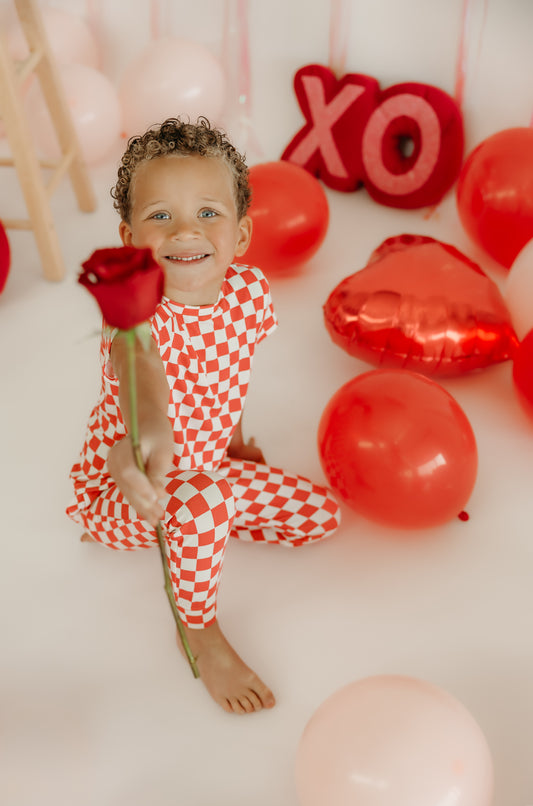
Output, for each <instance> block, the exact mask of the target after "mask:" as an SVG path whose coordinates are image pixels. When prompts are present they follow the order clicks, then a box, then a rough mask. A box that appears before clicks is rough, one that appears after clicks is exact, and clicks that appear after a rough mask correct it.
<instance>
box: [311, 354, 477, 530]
mask: <svg viewBox="0 0 533 806" xmlns="http://www.w3.org/2000/svg"><path fill="white" fill-rule="evenodd" d="M318 445H319V451H320V458H321V461H322V466H323V468H324V472H325V474H326V476H327V478H328V480H329V482H330V484H331V486H332V487H333V488H335V490H337V491H338V493H339V495H340V496H341V497H342V498H343V499H344V501H346V503H347V504H349V506H350V507H352V508H353V509H354V510H355V511H356V512H358V513H359V514H361V515H363V516H364V517H366V518H368V519H370V520H372V521H376V522H378V523H382V524H385V525H387V526H395V527H398V528H402V529H404V528H405V529H412V528H425V527H430V526H437V525H439V524H442V523H444V522H446V521H448V520H450V519H451V518H454V517H457V515H458V514H459V513H460V512H461V511H462V510H463V509H464V506H465V504H466V502H467V501H468V499H469V497H470V494H471V492H472V489H473V487H474V483H475V480H476V474H477V448H476V441H475V437H474V433H473V431H472V428H471V426H470V423H469V421H468V419H467V417H466V415H465V414H464V412H463V410H462V409H461V407H460V406H459V404H458V403H457V401H456V400H455V399H454V398H453V397H452V396H451V395H450V394H449V393H448V392H447V391H446V390H445V389H443V388H442V387H441V386H440V385H439V384H437V383H435V382H434V381H431V380H429V379H428V378H425V377H424V376H422V375H418V374H415V373H413V372H409V371H406V370H372V371H370V372H366V373H364V374H363V375H360V376H359V377H357V378H354V379H353V380H351V381H349V382H348V383H347V384H345V385H344V386H343V387H341V389H339V390H338V392H336V394H335V395H333V397H332V398H331V400H330V401H329V403H328V405H327V406H326V408H325V410H324V413H323V414H322V417H321V420H320V425H319V430H318Z"/></svg>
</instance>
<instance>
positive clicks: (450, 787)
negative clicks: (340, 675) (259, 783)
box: [296, 675, 493, 806]
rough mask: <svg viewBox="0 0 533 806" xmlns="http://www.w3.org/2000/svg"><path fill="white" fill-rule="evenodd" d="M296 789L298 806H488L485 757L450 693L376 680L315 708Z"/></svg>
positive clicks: (472, 724) (476, 731)
mask: <svg viewBox="0 0 533 806" xmlns="http://www.w3.org/2000/svg"><path fill="white" fill-rule="evenodd" d="M296 785H297V790H298V796H299V801H300V804H301V806H326V804H327V806H444V804H453V806H490V804H491V803H492V792H493V767H492V758H491V753H490V750H489V747H488V745H487V742H486V739H485V737H484V735H483V733H482V732H481V729H480V727H479V725H478V724H477V722H476V721H475V720H474V718H473V717H472V716H471V715H470V713H469V712H468V711H467V710H466V708H465V707H464V706H463V705H462V704H461V703H460V702H458V701H457V700H455V699H454V698H453V697H452V696H451V695H450V694H448V693H447V692H445V691H443V690H441V689H439V688H437V687H435V686H433V685H431V684H429V683H426V682H424V681H421V680H416V679H413V678H409V677H400V676H394V675H382V676H376V677H369V678H365V679H363V680H359V681H356V682H354V683H351V684H350V685H348V686H345V687H344V688H342V689H340V690H339V691H337V692H336V693H335V694H333V695H332V696H331V697H329V699H327V700H326V701H325V702H324V703H323V704H322V705H321V706H320V707H319V708H318V710H317V711H316V712H315V714H314V715H313V716H312V718H311V720H310V721H309V723H308V724H307V726H306V728H305V731H304V733H303V736H302V738H301V740H300V744H299V746H298V750H297V757H296Z"/></svg>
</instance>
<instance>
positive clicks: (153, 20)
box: [150, 0, 161, 40]
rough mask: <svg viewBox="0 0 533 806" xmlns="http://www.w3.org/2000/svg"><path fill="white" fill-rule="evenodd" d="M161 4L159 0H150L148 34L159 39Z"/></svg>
mask: <svg viewBox="0 0 533 806" xmlns="http://www.w3.org/2000/svg"><path fill="white" fill-rule="evenodd" d="M160 22H161V4H160V2H159V0H150V36H151V38H152V39H153V40H155V39H159V36H160V34H161V24H160Z"/></svg>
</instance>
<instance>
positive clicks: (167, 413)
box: [67, 119, 339, 714]
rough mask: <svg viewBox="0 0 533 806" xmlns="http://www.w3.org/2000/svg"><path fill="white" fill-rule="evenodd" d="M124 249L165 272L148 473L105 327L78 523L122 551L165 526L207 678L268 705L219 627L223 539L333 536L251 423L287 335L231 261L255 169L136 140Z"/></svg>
mask: <svg viewBox="0 0 533 806" xmlns="http://www.w3.org/2000/svg"><path fill="white" fill-rule="evenodd" d="M112 195H113V197H114V199H115V207H116V209H117V210H118V212H119V213H120V216H121V222H120V226H119V232H120V237H121V239H122V242H123V243H124V244H125V245H133V246H137V247H149V248H151V250H152V252H153V255H154V257H155V259H156V260H157V262H158V263H159V264H160V265H161V266H162V268H163V270H164V274H165V289H164V297H163V300H162V302H161V303H160V305H159V306H158V308H157V310H156V312H155V314H154V316H153V317H152V321H151V329H152V342H151V347H150V350H148V351H146V350H144V349H143V348H142V346H141V345H139V346H138V347H137V356H136V362H137V373H138V375H137V381H138V399H139V403H138V408H139V412H138V416H139V428H140V438H141V449H142V454H143V458H144V461H145V464H146V469H147V475H146V476H145V475H143V474H142V473H141V472H140V471H139V470H138V469H137V468H136V465H135V462H134V459H133V453H132V448H131V443H130V439H129V437H128V424H129V404H128V370H127V361H126V349H125V340H124V337H123V336H122V335H121V334H118V335H115V336H114V338H113V335H114V334H113V333H109V332H108V331H106V330H105V329H104V332H103V336H102V343H101V361H102V386H101V392H100V397H99V399H98V402H97V404H96V406H95V408H94V409H93V411H92V414H91V417H90V420H89V424H88V430H87V435H86V440H85V444H84V446H83V449H82V451H81V456H80V459H79V462H77V463H76V464H75V465H74V467H73V468H72V471H71V478H72V480H73V483H74V490H75V503H73V504H72V505H71V506H70V507H69V508H68V510H67V513H68V515H69V516H70V517H71V518H72V519H73V520H74V521H76V522H77V523H79V524H82V525H83V527H84V528H85V530H86V535H84V538H85V539H89V540H95V541H98V542H100V543H103V544H104V545H106V546H109V547H110V548H114V549H136V548H144V547H149V546H154V545H157V537H156V534H155V529H154V526H155V524H156V523H157V521H158V520H161V522H162V524H163V529H164V533H165V538H166V540H167V559H168V563H169V568H170V574H171V579H172V585H173V591H174V595H175V600H176V605H177V607H178V610H179V613H180V616H181V618H182V620H183V622H184V625H185V629H186V633H187V637H188V640H189V643H190V646H191V650H192V652H193V654H194V656H195V658H196V660H197V665H198V669H199V672H200V676H201V679H202V680H203V682H204V684H205V686H206V687H207V689H208V691H209V692H210V694H211V695H212V697H213V698H214V699H215V700H216V702H218V703H219V704H220V705H221V706H222V707H223V708H224V709H225V710H226V711H229V712H234V713H237V714H244V713H250V712H253V711H258V710H260V709H261V708H271V707H272V706H273V705H274V696H273V694H272V692H271V691H270V689H269V688H268V687H267V686H266V685H265V684H264V683H263V682H262V681H261V680H260V679H259V677H258V676H257V675H256V674H255V673H254V672H253V671H252V670H251V669H250V668H249V667H248V666H246V664H245V663H244V662H243V660H242V659H241V658H240V657H239V655H238V654H237V653H236V652H235V651H234V649H233V648H232V647H231V646H230V644H229V643H228V641H227V640H226V638H225V637H224V635H223V633H222V632H221V630H220V627H219V625H218V622H217V618H216V607H217V589H218V585H219V580H220V573H221V570H222V563H223V560H224V552H225V549H226V544H227V540H228V537H229V536H231V537H236V538H239V539H240V540H249V541H255V542H258V543H277V544H281V545H284V546H302V545H304V544H306V543H311V542H313V541H316V540H320V539H322V538H324V537H327V536H329V535H331V534H332V533H333V532H334V531H335V529H336V528H337V526H338V522H339V510H338V505H337V503H336V501H335V499H334V498H333V496H332V495H331V493H330V492H329V490H327V489H325V488H324V487H320V486H317V485H315V484H313V483H311V482H310V481H308V480H307V479H304V478H301V477H299V476H292V475H289V474H287V473H285V472H283V471H282V470H278V469H275V468H271V467H269V466H268V465H267V464H266V463H265V459H264V457H263V454H262V452H261V450H260V449H259V448H258V447H257V446H256V445H255V444H254V442H253V440H250V441H249V442H248V443H246V442H245V441H244V439H243V436H242V429H241V415H242V411H243V406H244V401H245V398H246V392H247V388H248V382H249V378H250V369H251V363H252V359H253V356H254V352H255V348H256V345H257V344H259V343H260V342H261V341H262V340H263V339H264V338H265V337H266V336H267V335H268V334H269V333H271V332H272V331H273V330H274V328H275V327H276V324H277V323H276V318H275V314H274V311H273V308H272V303H271V299H270V293H269V289H268V285H267V282H266V280H265V277H264V276H263V274H262V273H261V271H259V269H257V268H251V267H249V266H245V265H238V264H236V263H234V256H240V255H243V254H244V252H245V251H246V249H247V247H248V244H249V243H250V237H251V233H252V222H251V219H250V217H249V216H248V215H247V210H248V206H249V202H250V188H249V185H248V169H247V167H246V165H245V163H244V161H243V158H242V157H241V156H240V154H239V153H238V152H237V151H236V149H235V148H234V147H233V146H232V145H231V143H230V142H229V141H228V140H227V138H226V136H225V135H224V134H223V133H222V132H220V131H218V130H217V129H214V128H211V127H210V125H209V123H208V121H206V120H205V119H200V120H199V121H198V123H197V124H191V123H185V122H181V121H180V120H176V119H169V120H167V121H165V122H164V123H163V124H161V126H159V127H156V128H153V129H151V130H149V131H147V132H146V133H145V134H144V135H142V136H140V137H135V138H132V139H131V140H130V142H129V144H128V147H127V150H126V152H125V154H124V156H123V158H122V164H121V167H120V168H119V173H118V182H117V184H116V187H115V188H114V190H113V191H112Z"/></svg>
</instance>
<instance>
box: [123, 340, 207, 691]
mask: <svg viewBox="0 0 533 806" xmlns="http://www.w3.org/2000/svg"><path fill="white" fill-rule="evenodd" d="M125 335H126V345H127V354H128V380H129V400H130V436H131V444H132V448H133V455H134V457H135V463H136V464H137V467H138V468H139V470H141V471H142V472H143V473H146V468H145V466H144V462H143V458H142V455H141V446H140V443H139V420H138V414H137V378H136V367H135V339H136V338H137V335H136V333H135V328H131V329H130V330H126V331H125ZM155 531H156V534H157V542H158V543H159V551H160V554H161V561H162V563H163V573H164V575H165V591H166V594H167V597H168V601H169V602H170V607H171V609H172V613H173V614H174V619H175V621H176V626H177V628H178V633H179V636H180V638H181V643H182V644H183V649H184V650H185V654H186V655H187V660H188V661H189V664H190V667H191V669H192V673H193V676H194V677H200V672H199V671H198V666H197V665H196V658H195V657H194V655H193V654H192V651H191V648H190V646H189V642H188V640H187V636H186V634H185V628H184V626H183V622H182V620H181V618H180V614H179V613H178V608H177V607H176V600H175V599H174V593H173V591H172V583H171V581H170V572H169V569H168V565H167V561H166V550H165V539H164V537H163V527H162V526H161V521H158V523H157V525H156V527H155Z"/></svg>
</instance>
